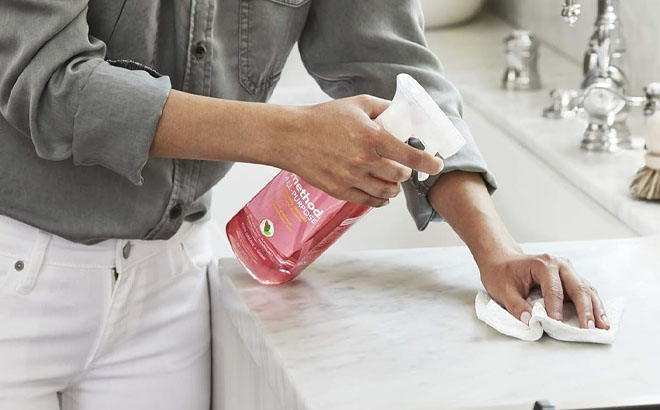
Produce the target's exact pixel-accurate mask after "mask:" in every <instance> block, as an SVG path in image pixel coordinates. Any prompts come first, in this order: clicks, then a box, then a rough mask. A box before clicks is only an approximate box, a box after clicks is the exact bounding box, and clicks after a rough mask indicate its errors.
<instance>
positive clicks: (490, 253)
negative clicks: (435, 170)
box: [427, 171, 520, 267]
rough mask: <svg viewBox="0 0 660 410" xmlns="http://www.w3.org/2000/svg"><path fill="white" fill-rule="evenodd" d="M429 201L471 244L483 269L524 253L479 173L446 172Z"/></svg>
mask: <svg viewBox="0 0 660 410" xmlns="http://www.w3.org/2000/svg"><path fill="white" fill-rule="evenodd" d="M427 198H428V200H429V203H430V204H431V206H432V207H433V209H435V210H436V212H438V214H440V215H442V217H444V218H445V220H446V221H447V222H448V223H449V225H451V227H452V228H453V229H454V230H455V231H456V233H457V234H458V235H459V236H460V237H461V239H462V240H463V241H464V242H465V243H466V244H467V246H468V247H469V248H470V251H471V252H472V255H473V256H474V258H475V261H476V262H477V264H478V265H480V267H481V266H483V265H485V264H487V263H489V262H490V261H491V260H492V259H494V258H498V257H500V256H501V255H507V254H511V253H519V252H520V248H519V246H518V244H517V243H516V241H515V240H514V239H513V238H512V237H511V235H510V234H509V232H508V230H507V229H506V227H505V226H504V223H503V222H502V219H501V218H500V216H499V214H498V213H497V210H496V209H495V206H494V204H493V201H492V199H491V197H490V195H489V194H488V190H487V189H486V186H485V184H484V182H483V179H482V178H481V176H480V175H479V174H477V173H473V172H463V171H454V172H449V173H446V174H444V175H442V176H440V178H439V179H438V180H437V181H436V182H435V184H434V185H433V187H432V188H431V190H430V191H429V193H428V195H427Z"/></svg>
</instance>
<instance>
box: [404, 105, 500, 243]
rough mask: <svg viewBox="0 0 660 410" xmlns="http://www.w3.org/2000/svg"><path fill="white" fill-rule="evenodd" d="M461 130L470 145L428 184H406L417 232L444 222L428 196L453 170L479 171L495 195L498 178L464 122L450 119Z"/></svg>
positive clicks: (447, 161)
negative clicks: (491, 171) (430, 225)
mask: <svg viewBox="0 0 660 410" xmlns="http://www.w3.org/2000/svg"><path fill="white" fill-rule="evenodd" d="M449 119H450V120H451V122H452V123H453V124H454V126H456V128H457V129H458V131H459V132H460V133H461V134H462V135H463V137H464V138H465V140H466V141H467V143H466V144H465V145H464V146H463V148H461V149H460V150H459V151H458V152H457V153H456V154H455V155H453V156H452V157H450V158H448V159H446V160H445V161H444V162H445V167H444V169H443V170H442V172H441V173H440V174H438V175H431V176H430V177H429V178H428V179H427V180H426V181H423V182H416V183H413V182H412V181H406V182H404V183H403V184H402V185H403V192H404V194H405V196H406V202H407V204H408V211H409V212H410V215H411V216H412V217H413V220H414V221H415V225H417V229H418V230H420V231H423V230H424V229H426V227H427V226H428V225H429V223H430V222H431V221H443V218H442V217H441V216H440V215H439V214H438V213H437V212H436V211H435V209H433V207H432V206H431V204H429V201H428V199H427V197H426V195H427V193H428V191H429V190H430V189H431V187H432V186H433V184H434V183H435V181H437V180H438V178H439V177H440V175H442V174H446V173H448V172H452V171H457V170H460V171H467V172H478V173H479V174H480V175H481V177H482V178H483V180H484V182H485V183H486V187H487V188H488V192H489V193H491V194H492V193H493V192H495V190H496V189H497V184H496V182H495V178H493V175H492V174H491V173H490V172H489V171H488V168H487V166H486V161H485V160H484V158H483V156H482V155H481V152H479V148H478V147H477V144H476V143H475V142H474V139H473V137H472V133H471V132H470V129H469V128H468V126H467V124H465V121H463V119H461V118H459V117H453V116H452V117H449Z"/></svg>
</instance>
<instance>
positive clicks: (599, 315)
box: [479, 252, 610, 329]
mask: <svg viewBox="0 0 660 410" xmlns="http://www.w3.org/2000/svg"><path fill="white" fill-rule="evenodd" d="M485 259H486V261H485V262H480V263H479V269H480V271H481V281H482V283H483V284H484V287H485V288H486V290H487V291H488V294H489V295H490V296H491V297H492V298H493V299H494V300H495V301H496V302H498V303H499V304H500V305H502V306H504V307H505V308H506V309H507V310H508V311H509V313H511V314H512V315H513V316H515V317H516V318H518V319H520V320H521V321H522V322H524V323H525V324H529V319H530V318H531V312H532V306H531V305H530V304H529V303H528V302H527V300H526V298H527V297H528V296H529V293H530V290H531V289H532V288H533V287H534V286H537V285H538V286H540V287H541V292H542V294H543V300H544V301H545V307H546V310H547V312H548V316H550V317H551V318H553V319H556V320H562V319H563V304H564V302H568V301H571V302H573V304H574V305H575V308H576V310H577V314H578V318H579V321H580V327H581V328H583V329H594V328H595V327H597V328H599V329H609V328H610V324H609V321H608V319H607V316H606V314H605V309H604V308H603V302H602V301H601V300H600V297H599V296H598V292H597V291H596V289H595V288H594V287H593V286H591V284H589V282H587V281H586V280H585V279H583V278H581V277H580V276H579V275H578V274H577V273H576V272H575V269H574V268H573V265H572V264H571V262H570V261H569V260H567V259H561V258H556V257H554V256H550V255H548V254H542V255H525V254H523V253H519V252H516V253H508V254H505V255H493V254H491V255H489V256H488V257H486V258H485Z"/></svg>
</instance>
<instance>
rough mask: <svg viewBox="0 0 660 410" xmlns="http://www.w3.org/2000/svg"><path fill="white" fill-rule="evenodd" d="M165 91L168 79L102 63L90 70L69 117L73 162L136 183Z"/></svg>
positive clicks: (165, 95)
mask: <svg viewBox="0 0 660 410" xmlns="http://www.w3.org/2000/svg"><path fill="white" fill-rule="evenodd" d="M171 88H172V86H171V83H170V79H169V77H160V78H154V77H153V76H152V75H150V74H149V73H147V72H146V71H140V70H135V71H133V70H127V69H124V68H120V67H114V66H112V65H110V64H108V63H107V62H102V63H100V64H99V65H98V66H96V68H95V69H94V71H92V74H91V75H90V76H89V78H88V80H87V82H86V83H85V85H84V86H83V89H82V91H81V93H80V100H79V103H78V109H77V112H76V114H75V116H74V121H73V124H74V125H73V148H72V150H73V161H74V164H76V165H101V166H104V167H106V168H108V169H110V170H112V171H114V172H116V173H118V174H120V175H123V176H125V177H126V178H128V179H129V180H130V181H131V182H132V183H134V184H136V185H142V182H143V179H142V168H144V166H145V164H146V163H147V160H148V159H149V150H150V149H151V143H152V142H153V139H154V136H155V134H156V127H157V126H158V122H159V121H160V117H161V115H162V112H163V107H164V106H165V101H166V100H167V97H168V95H169V92H170V89H171Z"/></svg>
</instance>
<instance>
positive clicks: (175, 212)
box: [170, 204, 183, 219]
mask: <svg viewBox="0 0 660 410" xmlns="http://www.w3.org/2000/svg"><path fill="white" fill-rule="evenodd" d="M182 213H183V207H182V206H181V204H176V205H174V206H173V207H172V209H170V219H179V217H180V216H181V214H182Z"/></svg>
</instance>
